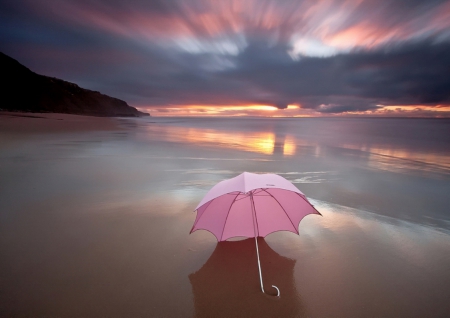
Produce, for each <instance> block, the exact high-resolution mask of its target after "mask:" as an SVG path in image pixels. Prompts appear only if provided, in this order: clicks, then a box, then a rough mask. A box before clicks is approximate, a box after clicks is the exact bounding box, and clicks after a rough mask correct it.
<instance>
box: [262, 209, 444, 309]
mask: <svg viewBox="0 0 450 318" xmlns="http://www.w3.org/2000/svg"><path fill="white" fill-rule="evenodd" d="M312 202H313V204H314V205H315V207H316V208H317V209H318V210H319V211H320V212H321V213H322V214H323V217H322V218H320V217H314V216H308V217H306V218H305V219H304V220H303V221H302V222H301V223H300V226H299V230H300V236H296V235H290V233H286V232H280V233H275V234H272V235H270V236H268V237H267V238H266V240H267V241H268V242H269V244H270V245H271V246H272V248H273V249H274V250H276V251H277V252H278V253H280V254H281V255H284V256H286V257H290V258H294V259H296V260H297V266H296V273H297V275H296V278H295V279H296V282H297V286H298V287H297V288H298V289H299V295H300V296H301V297H302V301H303V302H306V303H308V304H309V305H310V307H309V309H310V312H309V314H311V315H312V316H327V315H329V314H330V313H333V314H332V316H337V317H350V316H364V315H366V314H367V313H368V312H370V314H371V315H373V316H383V317H385V316H386V315H387V316H391V315H393V316H414V315H417V314H418V313H420V314H418V315H419V316H427V313H433V315H432V316H441V315H443V314H444V313H445V312H446V305H445V304H446V302H447V300H446V299H447V298H448V296H449V295H450V289H449V286H450V276H448V274H447V272H448V268H449V264H450V231H448V230H447V231H440V230H439V231H437V230H435V229H434V228H432V227H428V226H423V225H418V224H415V223H411V222H406V221H400V220H398V219H395V218H390V217H384V216H380V215H377V214H373V213H370V212H366V211H363V210H358V209H351V208H348V207H345V206H340V205H335V204H331V203H328V202H323V201H316V200H312ZM336 290H339V293H336ZM380 304H383V305H382V306H380ZM312 313H314V314H312Z"/></svg>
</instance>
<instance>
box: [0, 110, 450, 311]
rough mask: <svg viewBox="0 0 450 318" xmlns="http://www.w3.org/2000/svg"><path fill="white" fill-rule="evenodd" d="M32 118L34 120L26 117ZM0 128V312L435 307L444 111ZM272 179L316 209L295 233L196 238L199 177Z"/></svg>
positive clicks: (448, 175) (444, 277) (448, 251)
mask: <svg viewBox="0 0 450 318" xmlns="http://www.w3.org/2000/svg"><path fill="white" fill-rule="evenodd" d="M30 120H33V119H30ZM119 123H120V125H121V127H122V128H121V129H117V130H110V131H91V132H71V133H70V132H66V133H60V134H55V133H52V134H45V133H41V134H33V135H30V134H21V135H16V134H5V133H3V135H2V136H1V138H0V141H1V144H0V150H1V152H0V176H1V178H0V189H1V191H0V205H1V207H2V208H1V213H0V239H1V240H0V256H1V257H0V282H1V283H0V315H1V316H25V317H26V316H33V317H99V316H103V317H124V316H127V317H141V316H144V317H147V316H154V317H186V316H198V317H211V316H215V317H218V316H224V317H230V316H242V317H251V316H255V317H256V316H258V317H261V316H267V317H273V316H285V317H296V316H298V317H302V316H305V317H330V316H333V317H361V316H378V317H379V316H383V317H399V316H404V317H411V316H433V317H445V316H448V314H449V313H450V307H449V305H448V299H449V297H450V274H449V272H450V271H449V270H450V212H449V209H448V206H449V205H450V196H449V195H448V194H449V193H450V147H449V146H450V122H449V121H448V120H444V119H442V120H436V119H433V120H428V119H361V118H359V119H251V118H250V119H249V118H245V119H244V118H238V119H231V118H222V119H219V118H215V119H205V118H201V119H200V118H198V119H195V118H194V119H193V118H170V119H169V118H140V119H119ZM242 171H249V172H257V173H278V174H280V175H282V176H284V177H285V178H287V179H289V180H291V181H292V182H293V183H294V184H295V185H296V186H297V187H298V188H299V189H300V190H301V191H302V192H303V193H305V194H306V196H307V197H309V198H311V201H312V202H313V204H314V205H315V206H316V208H317V209H318V210H319V211H320V212H321V213H322V214H323V217H320V216H315V215H311V216H308V217H306V218H305V219H304V220H303V221H302V222H301V224H300V228H299V229H300V236H297V235H294V234H293V233H286V232H279V233H274V234H271V235H269V236H268V237H266V238H265V239H264V240H262V239H261V240H260V248H261V251H260V252H261V262H262V271H263V277H264V280H265V288H266V289H267V291H268V292H270V293H273V292H274V289H272V288H271V285H272V284H274V285H276V286H278V287H279V288H280V290H281V297H280V298H274V297H272V296H266V295H263V294H262V293H261V292H260V289H259V282H258V271H257V264H256V254H255V251H254V240H244V241H239V242H227V243H219V244H217V242H216V241H215V238H214V237H213V235H212V234H210V233H208V232H206V231H197V232H195V233H193V234H192V235H188V233H189V231H190V229H191V226H192V223H193V221H194V219H195V213H194V212H192V210H193V209H194V208H195V206H196V205H197V203H198V202H199V201H200V200H201V198H202V197H203V195H205V194H206V192H207V191H208V189H209V188H210V187H212V186H213V185H214V184H215V183H217V182H219V181H220V180H223V179H226V178H231V177H233V176H236V175H237V174H240V173H241V172H242Z"/></svg>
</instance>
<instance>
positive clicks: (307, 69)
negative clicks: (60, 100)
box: [0, 0, 450, 114]
mask: <svg viewBox="0 0 450 318" xmlns="http://www.w3.org/2000/svg"><path fill="white" fill-rule="evenodd" d="M0 18H1V19H0V21H1V22H0V26H1V29H0V30H1V31H0V40H1V41H0V50H2V51H3V52H5V53H6V54H9V55H11V56H13V57H14V58H16V59H18V60H19V61H21V62H22V63H24V64H25V65H26V66H27V67H29V68H31V69H32V70H34V71H36V72H38V73H42V74H46V75H51V76H56V77H60V78H63V79H66V80H69V81H74V82H76V83H78V84H79V85H81V86H84V87H87V88H90V89H94V90H100V91H102V92H104V93H106V94H109V95H112V96H116V97H119V98H122V99H125V100H127V101H128V102H129V103H130V104H132V105H136V106H154V107H158V109H164V107H167V108H170V105H183V104H184V105H218V106H224V105H255V104H259V105H273V106H275V107H277V108H278V109H280V110H283V109H286V108H287V105H289V104H296V105H301V109H303V110H311V111H316V112H318V113H324V114H335V113H345V112H366V111H378V110H379V107H380V106H377V105H419V104H421V105H429V106H430V107H437V105H449V104H450V95H449V94H450V80H449V77H448V74H449V73H450V58H449V56H450V2H449V1H431V0H430V1H419V0H408V1H406V0H377V1H376V0H362V1H361V0H358V1H357V0H349V1H338V0H314V1H313V0H304V1H297V0H277V1H265V0H248V1H231V0H230V1H213V0H164V1H163V0H160V1H148V0H147V1H144V0H130V1H127V2H123V1H118V0H91V1H87V0H76V1H75V0H46V1H43V0H34V1H31V0H23V1H3V2H2V3H1V4H0ZM427 111H428V110H427Z"/></svg>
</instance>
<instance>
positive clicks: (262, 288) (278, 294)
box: [255, 236, 280, 297]
mask: <svg viewBox="0 0 450 318" xmlns="http://www.w3.org/2000/svg"><path fill="white" fill-rule="evenodd" d="M255 243H256V255H257V256H258V269H259V282H260V283H261V291H262V292H263V293H264V294H266V292H265V291H264V287H263V281H262V273H261V262H260V261H259V248H258V238H257V237H256V236H255ZM272 287H273V288H275V289H276V290H277V297H280V289H279V288H278V287H277V286H275V285H272Z"/></svg>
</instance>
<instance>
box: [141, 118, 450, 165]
mask: <svg viewBox="0 0 450 318" xmlns="http://www.w3.org/2000/svg"><path fill="white" fill-rule="evenodd" d="M153 120H155V119H153ZM274 120H282V119H274ZM303 120H305V119H303ZM289 124H290V125H291V126H292V125H293V124H292V123H289ZM202 125H203V126H205V127H187V126H186V125H180V126H178V125H174V124H170V125H163V124H152V125H149V126H147V127H146V128H145V129H146V134H148V138H153V139H159V140H161V139H162V140H165V141H168V142H174V143H187V144H192V145H194V146H195V147H199V146H205V147H215V148H223V149H233V150H242V151H248V152H254V153H259V154H265V155H276V154H281V155H282V156H284V157H290V156H302V155H304V154H308V153H313V154H314V155H315V156H316V157H321V156H324V155H326V154H324V149H323V147H324V146H325V147H327V146H328V147H337V148H342V149H349V150H352V151H353V152H351V154H352V155H354V154H355V151H358V154H357V156H359V157H361V158H364V159H366V160H367V167H369V168H373V169H381V170H387V171H393V172H402V171H405V172H406V173H408V172H411V171H425V172H438V173H449V172H450V154H449V153H448V152H443V151H442V150H443V149H442V148H441V149H440V151H439V152H438V151H428V150H424V149H420V147H411V148H405V147H404V146H398V145H392V144H382V143H379V142H370V143H361V141H360V140H355V141H354V142H353V143H349V142H348V141H347V142H345V143H343V142H342V141H341V140H339V138H340V136H339V132H336V133H335V134H332V135H331V139H330V137H328V139H323V138H322V137H320V135H317V136H314V135H308V134H305V132H303V133H300V134H298V133H297V134H296V133H295V130H293V131H292V132H290V133H287V132H286V129H285V128H281V129H280V126H276V125H275V126H273V125H270V126H267V127H266V130H262V131H254V130H249V129H247V127H246V126H245V122H243V123H242V126H238V127H236V128H237V129H234V130H230V129H225V128H224V127H220V126H219V127H218V128H212V127H214V124H211V127H208V125H205V124H204V123H202ZM297 125H299V126H300V125H301V122H300V121H298V123H297ZM317 126H319V128H318V129H322V128H321V127H320V126H321V125H320V123H319V125H317ZM207 127H208V128H207ZM267 128H269V129H267ZM380 129H383V127H380ZM354 133H355V134H359V133H364V132H358V131H355V132H354ZM342 137H343V138H342V139H345V137H346V136H345V135H343V136H342ZM365 137H366V139H368V140H370V139H371V138H372V136H370V135H366V136H365Z"/></svg>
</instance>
